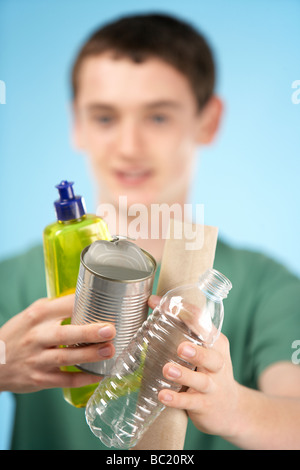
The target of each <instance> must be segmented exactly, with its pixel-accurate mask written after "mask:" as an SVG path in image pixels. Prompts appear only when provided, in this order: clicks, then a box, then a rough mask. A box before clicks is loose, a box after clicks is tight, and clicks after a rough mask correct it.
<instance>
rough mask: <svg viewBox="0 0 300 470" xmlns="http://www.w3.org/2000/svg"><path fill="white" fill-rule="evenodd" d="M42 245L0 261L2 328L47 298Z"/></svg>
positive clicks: (0, 316) (0, 312) (0, 324)
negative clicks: (39, 300) (14, 317)
mask: <svg viewBox="0 0 300 470" xmlns="http://www.w3.org/2000/svg"><path fill="white" fill-rule="evenodd" d="M44 271H45V270H44V260H43V251H42V246H40V245H38V246H36V247H33V248H30V249H29V250H28V251H26V252H24V253H22V254H20V255H17V256H14V257H11V258H8V259H6V260H3V261H1V262H0V327H1V326H2V325H3V324H4V323H6V322H7V321H8V320H9V319H10V318H11V317H13V316H14V315H16V314H17V313H20V312H21V311H23V310H24V309H25V308H27V307H28V306H29V305H30V304H31V303H33V302H34V301H35V300H37V299H39V298H41V297H45V296H46V282H45V272H44Z"/></svg>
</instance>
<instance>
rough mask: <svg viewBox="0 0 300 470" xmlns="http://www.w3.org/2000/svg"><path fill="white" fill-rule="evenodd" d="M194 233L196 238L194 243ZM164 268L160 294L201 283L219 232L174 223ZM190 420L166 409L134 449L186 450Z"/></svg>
mask: <svg viewBox="0 0 300 470" xmlns="http://www.w3.org/2000/svg"><path fill="white" fill-rule="evenodd" d="M191 234H195V238H194V239H193V240H192V241H191ZM169 235H170V236H169V238H167V240H166V243H165V247H164V252H163V257H162V262H161V269H160V276H159V281H158V288H157V295H164V294H165V293H166V292H167V291H169V290H170V289H173V288H175V287H178V286H180V285H185V284H190V283H195V282H197V280H198V278H199V276H200V275H201V274H202V273H203V272H204V271H206V270H207V269H209V268H212V267H213V263H214V258H215V250H216V245H217V238H218V229H217V228H216V227H211V226H207V225H196V224H188V223H187V222H184V223H182V222H179V221H177V220H171V222H170V227H169ZM187 422H188V417H187V414H186V412H185V411H184V410H177V409H174V408H166V409H164V411H163V412H162V413H161V414H160V415H159V416H158V418H157V419H156V420H155V421H154V423H153V424H152V425H151V426H150V428H149V429H148V430H147V431H146V432H145V434H144V436H143V437H142V439H141V440H140V441H139V442H138V444H137V445H136V446H135V447H134V448H133V450H135V449H136V450H182V449H183V446H184V440H185V434H186V428H187Z"/></svg>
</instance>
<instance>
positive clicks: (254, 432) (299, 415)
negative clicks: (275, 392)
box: [224, 386, 300, 450]
mask: <svg viewBox="0 0 300 470" xmlns="http://www.w3.org/2000/svg"><path fill="white" fill-rule="evenodd" d="M239 387H240V390H239V392H240V393H239V406H238V412H237V419H236V426H235V429H236V431H235V433H234V435H231V436H226V437H225V436H224V437H225V438H226V439H227V440H229V441H230V442H232V443H233V444H235V445H237V446H238V447H240V448H242V449H257V450H276V449H289V450H292V449H297V450H299V449H300V436H299V429H300V398H286V397H273V396H269V395H266V394H265V393H263V392H260V391H256V390H251V389H249V388H246V387H243V386H239Z"/></svg>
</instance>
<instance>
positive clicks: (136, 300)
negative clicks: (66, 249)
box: [71, 237, 157, 376]
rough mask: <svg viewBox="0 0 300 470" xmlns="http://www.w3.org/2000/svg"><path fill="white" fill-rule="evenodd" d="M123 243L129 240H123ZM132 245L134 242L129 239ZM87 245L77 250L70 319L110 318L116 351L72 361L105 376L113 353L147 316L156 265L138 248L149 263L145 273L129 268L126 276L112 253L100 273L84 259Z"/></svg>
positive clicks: (83, 321)
mask: <svg viewBox="0 0 300 470" xmlns="http://www.w3.org/2000/svg"><path fill="white" fill-rule="evenodd" d="M100 242H102V241H100ZM119 242H121V243H122V238H119V237H115V238H114V239H113V240H111V241H110V242H107V241H104V240H103V243H119ZM94 243H98V242H94ZM126 243H131V242H129V241H128V240H126ZM92 245H93V244H92ZM132 245H134V244H133V243H132ZM134 246H135V245H134ZM90 247H91V245H89V246H88V247H86V248H85V249H84V250H83V251H82V253H81V260H80V269H79V275H78V279H77V286H76V294H75V304H74V311H73V314H72V319H71V323H72V324H74V325H83V324H88V323H92V322H109V323H110V322H111V323H113V324H114V325H115V327H116V336H115V338H114V340H113V344H114V347H115V350H116V352H115V355H114V357H113V358H111V359H107V360H102V361H98V362H93V363H84V364H76V366H77V367H78V368H79V369H81V370H83V371H85V372H89V373H93V374H96V375H103V376H105V375H109V373H110V371H111V368H112V366H113V365H114V362H115V359H116V358H117V356H118V355H119V354H120V353H121V351H122V350H123V349H124V348H125V347H126V346H127V344H128V343H129V341H130V339H131V338H132V336H133V335H134V334H135V333H136V331H137V330H138V329H139V328H140V327H141V325H142V324H143V322H144V321H145V320H146V319H147V316H148V303H147V302H148V298H149V296H150V295H151V293H152V287H153V281H154V276H155V271H156V267H157V266H156V261H155V259H154V258H153V256H151V255H150V254H149V253H147V252H146V251H145V250H141V249H139V250H140V253H142V256H144V257H145V260H147V263H148V266H150V270H149V272H148V273H145V272H142V271H141V272H139V271H136V272H135V271H134V270H133V271H132V272H131V276H127V275H126V269H125V273H124V272H123V271H122V266H118V262H117V261H116V259H117V258H116V256H115V261H114V263H115V265H114V266H113V267H111V269H110V272H109V274H108V273H107V270H106V272H105V270H104V272H105V275H103V274H101V273H99V272H96V271H95V270H94V269H91V268H90V267H89V266H88V265H87V264H86V262H85V255H86V253H87V251H88V250H89V248H90ZM116 255H117V253H116ZM125 258H126V257H125ZM125 262H126V260H125ZM128 262H129V266H130V267H132V260H131V259H129V260H128ZM123 266H124V257H123ZM127 274H128V273H127ZM122 277H123V278H124V279H122Z"/></svg>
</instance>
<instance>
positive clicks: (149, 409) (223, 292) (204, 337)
mask: <svg viewBox="0 0 300 470" xmlns="http://www.w3.org/2000/svg"><path fill="white" fill-rule="evenodd" d="M231 288H232V284H231V282H230V281H229V280H228V279H227V278H226V277H225V276H224V275H223V274H221V273H219V272H218V271H216V270H214V269H210V270H208V271H206V272H205V273H204V274H203V275H202V276H201V277H200V278H199V281H198V283H197V284H194V285H186V286H182V287H178V288H175V289H172V290H171V291H169V292H167V293H166V294H165V295H164V296H163V297H162V299H161V301H160V304H159V305H158V307H156V308H155V310H154V311H153V313H152V314H151V315H150V316H149V317H148V319H147V320H146V321H145V322H144V323H143V325H142V327H141V328H140V329H139V330H138V332H137V333H136V334H135V336H134V337H133V338H132V340H131V341H130V343H129V345H128V346H127V348H126V349H125V350H123V352H122V353H121V354H120V355H119V357H118V358H117V360H116V363H115V366H114V368H113V370H112V374H111V376H110V377H106V378H105V379H104V380H103V381H102V382H100V384H99V386H98V387H97V389H96V390H95V392H94V394H93V395H92V397H91V398H90V399H89V401H88V404H87V406H86V412H85V413H86V420H87V423H88V425H89V427H90V429H91V431H92V432H93V433H94V434H95V435H96V436H97V437H98V438H99V439H100V440H101V441H102V443H103V444H104V445H106V446H107V447H115V448H120V449H129V448H131V447H134V446H135V445H136V444H137V442H138V441H139V440H140V438H141V437H142V435H143V434H144V432H145V431H146V430H147V428H148V427H149V426H150V425H151V424H152V423H153V421H154V420H155V419H156V418H157V416H158V415H159V414H160V412H161V411H162V410H163V409H164V405H163V404H162V403H161V402H159V400H158V398H157V395H158V392H159V391H160V390H162V389H171V390H175V391H179V390H180V388H181V386H179V385H177V384H175V383H174V382H171V381H168V380H167V379H165V378H164V376H163V374H162V368H163V366H164V365H165V364H166V363H167V362H174V363H177V364H181V365H184V366H185V367H189V368H190V369H193V366H192V365H191V364H189V363H188V362H186V361H184V360H182V359H180V358H179V357H178V356H177V348H178V346H179V344H180V343H181V342H183V341H187V340H188V341H192V342H193V343H195V344H198V345H201V346H204V347H211V346H212V345H213V344H214V342H215V341H216V339H217V338H218V336H219V334H220V331H221V327H222V323H223V316H224V307H223V299H224V298H226V297H227V295H228V293H229V291H230V289H231Z"/></svg>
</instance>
